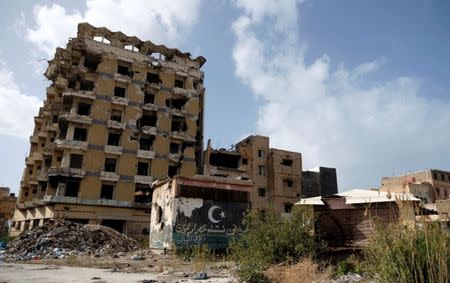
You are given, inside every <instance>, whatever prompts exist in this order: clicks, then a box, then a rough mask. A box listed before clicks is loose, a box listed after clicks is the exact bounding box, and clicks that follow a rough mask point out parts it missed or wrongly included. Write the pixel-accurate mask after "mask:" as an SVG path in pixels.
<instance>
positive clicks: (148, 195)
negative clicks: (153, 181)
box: [134, 184, 152, 203]
mask: <svg viewBox="0 0 450 283" xmlns="http://www.w3.org/2000/svg"><path fill="white" fill-rule="evenodd" d="M134 202H137V203H151V202H152V189H151V188H150V186H148V185H144V184H136V187H135V189H134Z"/></svg>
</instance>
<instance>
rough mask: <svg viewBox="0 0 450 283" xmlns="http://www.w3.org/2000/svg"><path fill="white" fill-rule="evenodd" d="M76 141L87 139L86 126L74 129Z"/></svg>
mask: <svg viewBox="0 0 450 283" xmlns="http://www.w3.org/2000/svg"><path fill="white" fill-rule="evenodd" d="M73 140H74V141H86V140H87V129H85V128H75V129H74V131H73Z"/></svg>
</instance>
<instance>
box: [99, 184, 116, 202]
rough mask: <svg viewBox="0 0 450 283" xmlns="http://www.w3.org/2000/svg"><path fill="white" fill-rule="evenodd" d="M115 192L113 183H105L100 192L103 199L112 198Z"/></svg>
mask: <svg viewBox="0 0 450 283" xmlns="http://www.w3.org/2000/svg"><path fill="white" fill-rule="evenodd" d="M113 193H114V185H112V184H103V185H102V190H101V192H100V198H101V199H112V198H113Z"/></svg>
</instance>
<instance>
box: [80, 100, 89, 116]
mask: <svg viewBox="0 0 450 283" xmlns="http://www.w3.org/2000/svg"><path fill="white" fill-rule="evenodd" d="M77 114H78V115H85V116H89V114H91V105H90V104H89V103H83V102H80V103H78V109H77Z"/></svg>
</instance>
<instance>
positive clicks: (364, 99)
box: [233, 0, 450, 189]
mask: <svg viewBox="0 0 450 283" xmlns="http://www.w3.org/2000/svg"><path fill="white" fill-rule="evenodd" d="M235 3H236V6H237V7H239V8H241V16H240V17H239V18H238V19H236V21H235V22H234V23H233V31H234V33H235V36H236V42H235V45H234V49H233V58H234V61H235V72H236V75H237V76H238V77H239V78H240V79H241V80H242V81H243V82H244V83H245V84H247V85H248V86H249V87H250V88H251V90H252V92H253V93H254V94H255V95H256V96H258V97H261V98H262V101H263V103H262V106H261V107H260V109H259V118H258V131H259V132H260V133H262V134H265V135H268V136H270V137H271V141H272V146H275V147H281V148H287V149H291V150H296V151H300V152H302V153H303V160H304V168H310V167H314V166H316V165H324V166H335V167H337V169H338V174H339V178H340V180H339V181H340V185H341V188H340V189H348V188H349V187H356V186H377V185H378V182H379V179H380V178H381V177H382V176H383V175H388V174H391V173H392V171H393V170H394V171H395V172H396V173H400V172H401V171H408V170H412V169H422V168H425V167H439V166H450V164H449V163H448V162H447V163H445V162H446V161H443V159H442V158H441V155H442V152H447V151H448V145H449V144H450V134H448V129H447V128H448V125H449V122H450V112H449V111H448V109H449V106H450V105H449V102H448V101H437V100H433V99H431V98H430V97H426V96H425V95H423V94H422V93H420V92H421V86H420V84H419V82H418V81H417V80H415V79H413V78H409V77H397V78H392V79H390V80H386V81H379V80H378V81H374V80H371V79H370V77H369V75H370V73H372V72H376V71H377V70H379V69H380V68H382V66H383V65H384V64H385V63H386V62H387V60H386V59H385V58H384V57H380V58H379V59H376V60H374V61H371V62H365V63H362V64H360V65H359V66H357V67H355V68H352V69H347V68H344V67H343V66H342V65H339V66H338V67H334V66H333V65H332V60H331V58H329V57H328V56H327V55H323V56H322V57H319V58H317V59H316V60H315V61H314V62H313V63H312V64H310V65H308V64H305V60H304V52H305V49H304V48H303V47H302V46H305V44H304V43H303V42H301V40H300V38H298V37H297V36H296V35H297V34H298V32H297V30H298V28H299V27H298V24H297V21H298V19H297V9H298V8H299V7H298V6H299V3H298V2H296V1H294V0H292V1H289V0H287V1H283V2H280V3H279V5H274V4H273V2H272V1H269V2H268V3H265V5H263V3H260V1H252V0H238V1H236V2H235ZM263 19H264V21H263ZM268 23H269V24H268ZM271 23H275V25H272V24H271ZM279 27H283V28H279ZM299 46H300V47H299Z"/></svg>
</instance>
